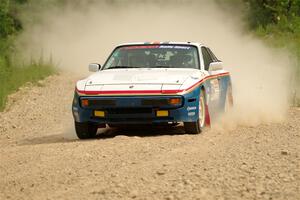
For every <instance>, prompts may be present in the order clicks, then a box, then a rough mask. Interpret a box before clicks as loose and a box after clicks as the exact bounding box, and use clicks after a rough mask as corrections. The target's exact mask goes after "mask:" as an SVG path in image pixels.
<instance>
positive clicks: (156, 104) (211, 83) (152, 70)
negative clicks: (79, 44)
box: [72, 42, 232, 139]
mask: <svg viewBox="0 0 300 200" xmlns="http://www.w3.org/2000/svg"><path fill="white" fill-rule="evenodd" d="M89 70H90V71H91V72H95V73H93V74H92V75H91V76H89V77H88V78H86V79H83V80H79V81H78V82H77V84H76V90H75V95H74V100H73V105H72V111H73V116H74V120H75V129H76V133H77V136H78V137H79V138H80V139H87V138H93V137H95V136H96V133H97V129H98V128H100V127H106V126H107V125H108V126H111V127H114V126H118V125H122V124H151V125H156V124H166V125H167V124H178V123H183V125H184V129H185V132H186V133H189V134H198V133H200V132H201V130H202V129H203V128H204V127H205V126H210V120H211V116H212V115H218V114H219V113H222V112H223V111H224V110H226V109H227V108H229V107H230V106H231V105H232V92H231V78H230V74H229V72H228V71H225V70H224V69H223V67H222V62H221V61H220V60H219V59H218V58H217V57H216V56H215V55H214V53H213V52H212V51H211V50H210V49H209V48H208V47H206V46H204V45H202V44H199V43H191V42H155V43H128V44H121V45H119V46H117V47H116V48H115V49H114V50H113V52H112V53H111V55H110V56H109V58H108V59H107V61H106V62H105V63H104V65H103V66H101V65H100V64H96V63H93V64H90V65H89Z"/></svg>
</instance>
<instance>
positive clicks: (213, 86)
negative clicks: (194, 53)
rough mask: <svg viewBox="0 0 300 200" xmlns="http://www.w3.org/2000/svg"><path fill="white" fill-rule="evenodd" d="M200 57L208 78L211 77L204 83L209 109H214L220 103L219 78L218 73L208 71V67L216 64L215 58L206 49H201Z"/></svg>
mask: <svg viewBox="0 0 300 200" xmlns="http://www.w3.org/2000/svg"><path fill="white" fill-rule="evenodd" d="M201 51H202V55H203V61H204V69H205V70H206V71H207V72H208V73H209V76H210V77H211V78H210V79H208V80H207V81H206V82H207V84H206V87H207V88H206V89H207V91H206V92H207V101H208V104H209V105H210V107H212V108H211V109H213V108H214V107H217V106H218V105H219V101H220V95H221V88H220V78H219V76H218V74H219V72H218V71H210V70H209V65H210V63H212V62H218V60H217V58H216V57H215V56H214V54H212V53H210V50H209V49H208V48H206V47H202V48H201Z"/></svg>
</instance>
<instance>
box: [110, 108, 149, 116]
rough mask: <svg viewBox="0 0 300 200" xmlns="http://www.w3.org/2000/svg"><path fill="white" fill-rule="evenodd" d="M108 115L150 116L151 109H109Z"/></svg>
mask: <svg viewBox="0 0 300 200" xmlns="http://www.w3.org/2000/svg"><path fill="white" fill-rule="evenodd" d="M107 113H108V114H112V115H113V114H152V109H151V108H111V109H107Z"/></svg>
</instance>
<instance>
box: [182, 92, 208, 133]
mask: <svg viewBox="0 0 300 200" xmlns="http://www.w3.org/2000/svg"><path fill="white" fill-rule="evenodd" d="M202 101H203V102H202ZM205 105H206V100H205V91H204V90H201V93H200V97H199V116H200V114H201V115H202V118H203V119H202V120H201V122H200V119H198V120H197V121H195V122H184V130H185V132H186V133H187V134H200V133H201V131H202V129H203V128H204V127H205V121H206V108H205ZM200 106H201V110H200ZM200 111H201V113H200Z"/></svg>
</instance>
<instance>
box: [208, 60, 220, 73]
mask: <svg viewBox="0 0 300 200" xmlns="http://www.w3.org/2000/svg"><path fill="white" fill-rule="evenodd" d="M222 69H223V63H222V62H212V63H210V64H209V69H208V70H209V71H217V70H222Z"/></svg>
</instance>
